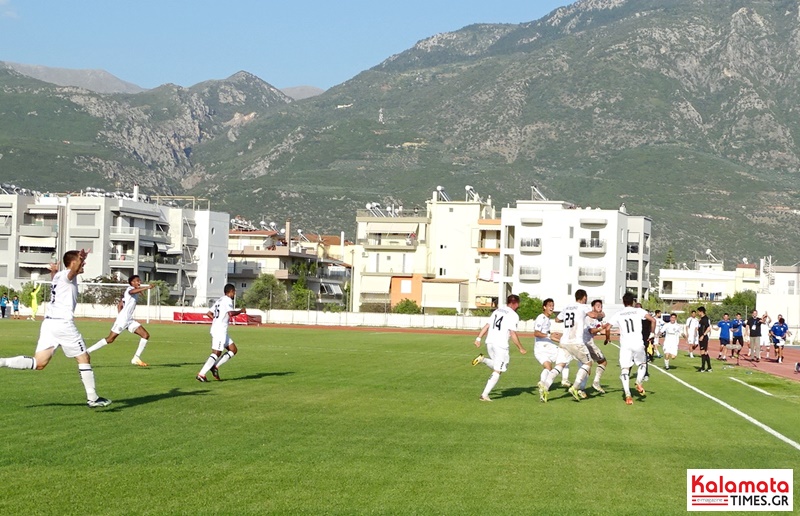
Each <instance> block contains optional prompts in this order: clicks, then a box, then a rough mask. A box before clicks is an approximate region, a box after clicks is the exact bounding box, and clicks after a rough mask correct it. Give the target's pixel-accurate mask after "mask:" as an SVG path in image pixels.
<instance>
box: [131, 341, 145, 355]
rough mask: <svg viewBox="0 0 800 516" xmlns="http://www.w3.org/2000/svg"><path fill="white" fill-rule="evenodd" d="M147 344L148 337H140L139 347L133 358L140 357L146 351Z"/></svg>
mask: <svg viewBox="0 0 800 516" xmlns="http://www.w3.org/2000/svg"><path fill="white" fill-rule="evenodd" d="M145 346H147V339H139V348H138V349H137V350H136V354H135V355H133V358H140V357H141V356H142V353H144V348H145Z"/></svg>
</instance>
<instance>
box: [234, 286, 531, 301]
mask: <svg viewBox="0 0 800 516" xmlns="http://www.w3.org/2000/svg"><path fill="white" fill-rule="evenodd" d="M231 286H233V285H231ZM511 303H517V304H519V296H518V295H516V294H509V295H508V297H507V298H506V304H507V305H510V304H511Z"/></svg>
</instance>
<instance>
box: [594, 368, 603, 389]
mask: <svg viewBox="0 0 800 516" xmlns="http://www.w3.org/2000/svg"><path fill="white" fill-rule="evenodd" d="M605 372H606V366H605V364H597V370H596V371H595V372H594V383H595V385H600V378H602V377H603V373H605Z"/></svg>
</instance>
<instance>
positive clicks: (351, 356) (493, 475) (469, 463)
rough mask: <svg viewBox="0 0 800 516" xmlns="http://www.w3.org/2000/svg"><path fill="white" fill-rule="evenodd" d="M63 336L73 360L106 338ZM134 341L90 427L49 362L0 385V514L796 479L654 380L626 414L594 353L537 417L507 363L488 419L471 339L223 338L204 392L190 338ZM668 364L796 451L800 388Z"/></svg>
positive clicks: (512, 500)
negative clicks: (139, 354) (741, 477)
mask: <svg viewBox="0 0 800 516" xmlns="http://www.w3.org/2000/svg"><path fill="white" fill-rule="evenodd" d="M0 327H1V328H2V335H3V337H2V341H0V356H5V357H8V356H14V355H18V354H28V355H30V354H32V353H33V350H34V348H35V343H36V339H37V336H38V328H39V324H38V323H33V322H30V321H7V320H6V321H0ZM78 327H79V329H80V330H81V331H82V333H83V335H84V337H85V338H86V341H87V343H88V344H89V345H91V344H92V343H94V342H95V341H96V340H97V339H99V338H101V337H103V336H105V335H106V334H107V333H108V329H109V328H110V322H94V321H90V322H87V321H79V322H78ZM148 329H149V330H150V333H151V334H152V338H151V342H150V344H149V345H148V347H147V351H146V353H145V355H144V358H145V360H146V361H147V362H149V363H150V364H151V365H150V367H148V368H137V367H134V366H132V365H130V363H129V360H130V358H131V356H132V355H133V352H134V350H135V348H136V344H137V342H138V337H135V336H132V335H130V334H127V333H126V334H124V335H122V336H120V338H119V339H118V340H117V341H116V342H115V343H113V344H111V345H109V346H107V347H106V348H104V349H102V350H100V351H98V352H97V353H96V354H95V355H93V360H92V361H93V364H94V367H95V373H96V378H97V386H98V392H99V394H100V395H101V396H105V397H108V398H111V399H112V400H113V404H112V405H111V406H110V407H108V408H104V409H94V410H91V409H89V408H87V407H86V406H85V400H84V392H83V387H82V385H81V382H80V380H79V378H78V374H77V371H76V366H75V362H74V360H71V359H66V358H65V357H64V356H63V354H62V353H61V352H60V351H58V352H57V355H56V356H55V357H54V359H53V361H52V362H51V363H50V365H49V366H48V367H47V369H45V370H44V371H42V372H31V371H13V370H9V369H5V368H4V369H0V399H2V402H1V403H0V421H2V429H3V431H2V440H1V441H0V442H1V443H2V444H0V514H82V515H83V514H266V513H274V514H297V513H305V514H367V513H369V514H570V515H574V514H636V515H640V514H658V515H664V514H677V513H683V512H684V511H685V508H686V469H687V468H795V467H796V465H797V464H800V451H798V450H796V449H795V448H793V447H792V446H790V445H788V444H786V443H784V442H782V441H780V440H779V439H777V438H776V437H774V436H772V435H770V434H768V433H767V432H765V431H764V430H762V429H760V428H758V427H757V426H755V425H753V424H751V423H749V422H747V421H745V420H744V419H743V418H742V417H740V416H738V415H735V414H734V413H732V412H730V411H729V410H727V409H725V408H723V407H721V406H720V405H718V404H717V403H714V402H713V401H711V400H709V399H707V398H705V397H703V396H701V395H699V394H697V393H695V392H693V391H691V390H690V389H688V388H686V387H685V386H682V385H680V384H679V383H678V382H676V381H675V380H673V379H671V378H669V377H667V376H666V375H665V374H663V373H661V372H659V371H656V370H652V371H651V377H652V379H651V380H650V382H648V383H647V384H645V385H646V387H647V389H648V393H647V397H646V398H644V399H643V400H640V399H638V397H637V396H634V397H635V398H636V399H637V401H636V402H635V403H634V405H633V406H626V405H625V404H624V402H623V400H622V394H621V386H620V382H619V379H618V376H619V367H618V365H617V364H616V348H613V347H612V346H608V347H607V348H605V350H606V351H607V352H608V355H609V368H608V371H607V373H606V375H605V377H604V381H603V384H604V385H605V386H606V389H607V391H608V393H607V394H606V395H603V396H591V395H590V398H589V399H587V400H583V401H581V402H577V401H575V400H573V399H572V398H571V397H570V396H569V395H568V394H567V393H566V390H564V389H562V388H554V389H553V391H551V395H550V402H549V403H547V404H542V403H539V401H538V396H537V394H536V388H535V384H536V381H537V379H538V375H539V371H540V368H539V365H538V363H536V361H535V359H534V357H533V353H531V352H529V353H528V354H527V355H525V356H521V355H519V354H518V353H516V351H515V350H514V349H512V355H511V364H510V367H509V371H508V372H507V373H506V374H504V375H503V377H502V378H501V379H500V383H499V384H498V386H497V388H496V389H495V391H494V392H493V394H492V397H493V398H494V400H495V401H494V402H493V403H481V402H479V401H478V396H479V394H480V392H481V390H482V389H483V386H484V384H485V382H486V379H487V378H488V376H489V370H488V369H487V368H486V367H485V366H483V365H478V366H476V367H472V366H471V365H470V361H471V359H472V358H473V357H474V356H475V353H476V351H475V348H474V346H473V343H472V341H473V338H474V336H473V335H446V334H435V333H430V334H418V333H399V332H388V333H387V332H378V331H375V332H373V331H363V330H362V331H347V330H342V331H339V330H335V331H332V330H329V329H313V328H311V329H291V328H281V327H260V328H258V327H247V328H245V327H232V328H231V331H230V334H231V336H232V338H233V339H234V340H235V342H236V343H237V345H238V346H239V354H238V355H237V356H236V357H235V358H234V359H233V360H231V361H230V362H229V363H228V364H226V365H225V366H224V367H223V368H222V369H221V370H220V373H221V375H222V378H223V381H222V382H213V381H212V382H209V383H205V384H201V383H199V382H197V381H196V380H195V378H194V377H195V374H196V373H197V371H198V370H199V368H200V366H201V364H202V362H203V361H204V360H205V359H206V357H207V356H208V353H209V349H210V340H209V336H208V327H205V326H203V327H198V326H179V325H167V324H152V325H148ZM524 343H525V344H526V346H527V347H528V348H529V349H530V348H531V347H532V339H531V338H525V339H524ZM512 348H513V346H512ZM673 364H674V366H675V368H674V369H673V370H672V371H671V372H672V373H673V374H674V375H675V376H677V377H679V378H682V379H684V380H686V381H688V382H690V383H691V384H692V385H694V386H696V387H698V388H700V389H702V390H703V391H705V392H708V393H709V394H711V395H713V396H716V397H718V398H720V399H721V400H723V401H725V402H727V403H729V404H731V405H733V406H734V407H736V408H737V409H739V410H741V411H743V412H745V413H747V414H748V415H750V416H752V417H754V418H755V419H757V420H759V421H760V422H762V423H764V424H766V425H768V426H770V427H771V428H773V429H774V430H776V431H778V432H780V433H781V434H783V435H785V436H786V437H788V438H790V439H792V440H794V441H800V397H799V396H800V384H798V383H796V382H791V381H788V380H783V379H779V378H774V377H771V376H768V375H763V374H760V373H758V372H756V373H753V374H746V372H745V370H744V368H735V369H717V370H715V372H714V373H712V374H698V373H696V372H695V367H694V366H695V365H699V359H695V360H692V359H689V358H687V357H685V356H681V357H680V358H678V359H677V360H675V361H674V362H673ZM715 366H716V364H715ZM574 371H575V369H574V365H573V374H574ZM729 377H736V378H738V379H740V380H743V381H745V382H747V383H749V384H751V385H754V386H757V387H759V388H761V389H764V390H766V391H768V392H770V393H771V394H773V396H766V395H764V394H761V393H759V392H756V391H755V390H753V389H750V388H748V387H747V386H744V385H741V384H740V383H737V382H734V381H731V380H730V379H729ZM209 378H210V377H209ZM590 392H591V389H590ZM795 507H798V503H797V500H795Z"/></svg>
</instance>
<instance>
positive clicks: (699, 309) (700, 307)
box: [697, 306, 706, 313]
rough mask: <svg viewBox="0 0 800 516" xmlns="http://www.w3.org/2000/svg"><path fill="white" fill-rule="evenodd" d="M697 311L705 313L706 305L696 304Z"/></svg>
mask: <svg viewBox="0 0 800 516" xmlns="http://www.w3.org/2000/svg"><path fill="white" fill-rule="evenodd" d="M697 311H698V312H703V313H706V307H705V306H698V307H697Z"/></svg>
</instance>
